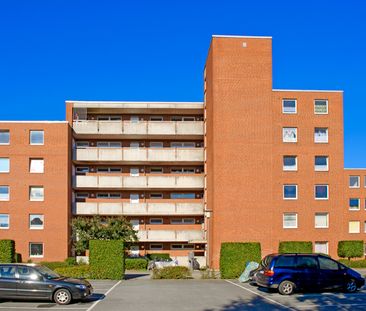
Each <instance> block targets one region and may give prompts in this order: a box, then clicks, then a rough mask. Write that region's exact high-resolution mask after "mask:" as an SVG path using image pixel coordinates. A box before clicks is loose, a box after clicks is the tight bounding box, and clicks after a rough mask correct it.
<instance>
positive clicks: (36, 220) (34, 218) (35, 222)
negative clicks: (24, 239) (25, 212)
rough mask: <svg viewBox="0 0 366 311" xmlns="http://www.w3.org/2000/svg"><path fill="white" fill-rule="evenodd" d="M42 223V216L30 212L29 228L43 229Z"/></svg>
mask: <svg viewBox="0 0 366 311" xmlns="http://www.w3.org/2000/svg"><path fill="white" fill-rule="evenodd" d="M43 224H44V216H43V215H41V214H39V215H36V214H31V215H29V229H36V230H40V229H43Z"/></svg>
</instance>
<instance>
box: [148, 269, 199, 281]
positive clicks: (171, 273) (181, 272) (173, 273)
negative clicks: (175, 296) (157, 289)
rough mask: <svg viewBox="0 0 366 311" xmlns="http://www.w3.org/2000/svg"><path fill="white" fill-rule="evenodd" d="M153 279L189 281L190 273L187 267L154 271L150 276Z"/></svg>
mask: <svg viewBox="0 0 366 311" xmlns="http://www.w3.org/2000/svg"><path fill="white" fill-rule="evenodd" d="M152 278H153V279H190V278H192V276H191V271H189V269H188V268H187V267H183V266H175V267H164V268H161V269H156V268H155V269H154V270H153V274H152Z"/></svg>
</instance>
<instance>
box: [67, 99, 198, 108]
mask: <svg viewBox="0 0 366 311" xmlns="http://www.w3.org/2000/svg"><path fill="white" fill-rule="evenodd" d="M66 103H69V104H73V106H74V107H75V108H127V109H128V108H133V109H203V102H158V101H156V102H150V101H80V100H67V101H66Z"/></svg>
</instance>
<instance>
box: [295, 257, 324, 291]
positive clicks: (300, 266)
mask: <svg viewBox="0 0 366 311" xmlns="http://www.w3.org/2000/svg"><path fill="white" fill-rule="evenodd" d="M296 270H297V272H296V279H297V284H298V286H299V287H300V288H304V289H316V288H319V269H318V260H317V258H316V256H310V255H309V256H306V255H298V256H297V264H296Z"/></svg>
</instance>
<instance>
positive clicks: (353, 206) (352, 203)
mask: <svg viewBox="0 0 366 311" xmlns="http://www.w3.org/2000/svg"><path fill="white" fill-rule="evenodd" d="M348 207H349V210H350V211H359V210H360V199H358V198H350V199H349V205H348Z"/></svg>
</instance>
